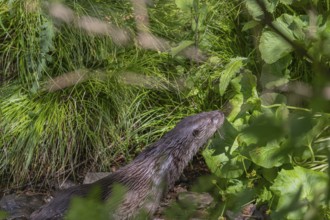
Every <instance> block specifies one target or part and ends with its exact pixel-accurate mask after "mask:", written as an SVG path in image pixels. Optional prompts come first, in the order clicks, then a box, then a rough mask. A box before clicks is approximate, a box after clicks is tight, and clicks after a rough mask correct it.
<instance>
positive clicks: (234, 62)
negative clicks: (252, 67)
mask: <svg viewBox="0 0 330 220" xmlns="http://www.w3.org/2000/svg"><path fill="white" fill-rule="evenodd" d="M244 60H246V58H243V57H236V58H234V59H231V61H230V62H229V63H228V64H227V65H226V66H225V69H224V70H223V71H222V72H221V77H220V84H219V90H220V95H221V96H222V95H224V93H225V91H226V89H227V87H228V85H229V83H230V81H231V80H232V79H233V78H234V77H235V76H236V74H237V73H238V72H239V71H240V69H241V68H242V67H243V64H244V63H243V61H244Z"/></svg>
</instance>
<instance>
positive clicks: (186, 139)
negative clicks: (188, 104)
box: [158, 111, 224, 154]
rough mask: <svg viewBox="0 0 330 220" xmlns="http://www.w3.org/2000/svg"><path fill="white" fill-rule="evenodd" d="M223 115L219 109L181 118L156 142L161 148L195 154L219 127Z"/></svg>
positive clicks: (222, 120)
mask: <svg viewBox="0 0 330 220" xmlns="http://www.w3.org/2000/svg"><path fill="white" fill-rule="evenodd" d="M223 122H224V115H223V113H222V112H220V111H211V112H202V113H199V114H196V115H192V116H189V117H186V118H184V119H183V120H181V121H180V122H179V123H178V124H177V125H176V126H175V128H174V129H172V130H171V131H170V132H168V133H167V134H166V135H164V137H163V138H162V139H161V140H160V141H159V142H158V144H160V143H161V144H162V145H163V146H162V147H161V148H162V149H166V150H168V151H173V153H179V152H177V151H181V152H180V153H188V152H185V151H189V154H195V153H196V152H197V150H198V149H199V148H200V147H201V146H203V145H204V144H205V143H206V142H207V140H208V139H209V138H210V137H212V136H213V135H214V133H215V132H216V131H217V129H219V128H220V127H221V125H222V124H223Z"/></svg>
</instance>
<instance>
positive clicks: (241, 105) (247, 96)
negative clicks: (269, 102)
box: [227, 72, 260, 122]
mask: <svg viewBox="0 0 330 220" xmlns="http://www.w3.org/2000/svg"><path fill="white" fill-rule="evenodd" d="M231 85H232V88H233V90H234V92H235V93H236V95H235V96H234V97H233V98H232V99H231V100H230V104H231V106H232V111H231V112H230V114H229V115H228V117H227V119H228V120H229V121H231V122H233V121H234V119H236V118H238V117H240V115H243V114H246V113H247V112H248V111H250V110H255V109H259V108H260V99H259V98H258V93H257V89H256V86H257V79H256V77H255V76H254V75H253V74H252V73H250V72H243V73H242V74H240V75H239V76H238V77H236V78H234V79H233V80H232V81H231Z"/></svg>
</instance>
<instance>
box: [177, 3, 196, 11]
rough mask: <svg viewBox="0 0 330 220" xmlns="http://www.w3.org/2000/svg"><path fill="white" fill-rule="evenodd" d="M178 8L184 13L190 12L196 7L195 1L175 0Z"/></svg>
mask: <svg viewBox="0 0 330 220" xmlns="http://www.w3.org/2000/svg"><path fill="white" fill-rule="evenodd" d="M175 4H176V6H177V7H178V8H179V9H181V10H182V11H189V12H190V10H191V9H192V7H193V6H194V0H175Z"/></svg>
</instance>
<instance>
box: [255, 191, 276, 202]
mask: <svg viewBox="0 0 330 220" xmlns="http://www.w3.org/2000/svg"><path fill="white" fill-rule="evenodd" d="M272 197H273V195H272V193H271V191H269V190H268V189H267V188H266V187H263V188H262V191H261V193H260V194H259V196H258V199H257V203H265V202H268V201H270V200H271V199H272Z"/></svg>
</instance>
